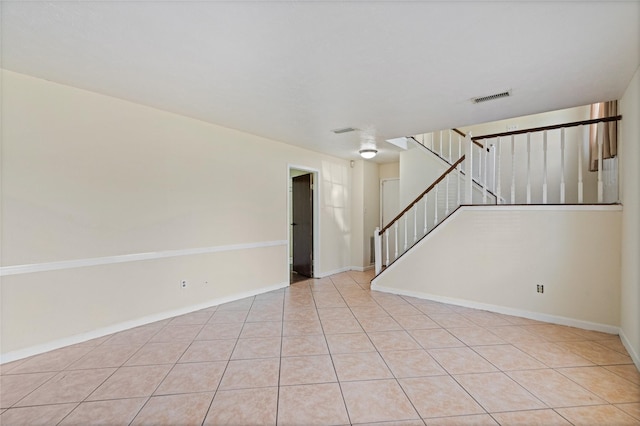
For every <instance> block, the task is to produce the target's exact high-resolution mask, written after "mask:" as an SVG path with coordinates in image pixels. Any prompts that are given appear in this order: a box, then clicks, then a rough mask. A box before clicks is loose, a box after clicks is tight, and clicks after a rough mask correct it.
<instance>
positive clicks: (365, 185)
mask: <svg viewBox="0 0 640 426" xmlns="http://www.w3.org/2000/svg"><path fill="white" fill-rule="evenodd" d="M351 193H352V196H351V208H352V211H351V224H352V243H351V267H352V268H353V269H356V270H364V269H368V268H370V267H371V237H372V236H373V232H374V230H375V228H376V227H377V226H378V225H379V222H380V183H379V177H378V165H377V164H376V163H374V162H371V161H365V160H356V161H354V162H353V168H352V190H351Z"/></svg>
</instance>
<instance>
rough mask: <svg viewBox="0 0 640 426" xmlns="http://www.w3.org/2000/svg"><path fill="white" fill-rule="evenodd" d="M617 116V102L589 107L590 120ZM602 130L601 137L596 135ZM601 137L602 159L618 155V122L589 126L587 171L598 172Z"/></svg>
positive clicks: (601, 103)
mask: <svg viewBox="0 0 640 426" xmlns="http://www.w3.org/2000/svg"><path fill="white" fill-rule="evenodd" d="M617 115H618V101H609V102H600V103H597V104H593V105H591V118H602V117H615V116H617ZM599 129H602V136H601V135H599V134H598V131H599ZM599 137H602V159H603V160H604V159H605V158H613V157H615V156H616V155H617V154H618V122H617V121H609V122H606V123H596V124H591V125H590V129H589V170H590V171H592V172H595V171H597V170H598V138H599Z"/></svg>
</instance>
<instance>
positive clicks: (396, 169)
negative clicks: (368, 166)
mask: <svg viewBox="0 0 640 426" xmlns="http://www.w3.org/2000/svg"><path fill="white" fill-rule="evenodd" d="M378 175H379V176H380V180H382V179H394V178H399V177H400V162H396V163H386V164H379V165H378Z"/></svg>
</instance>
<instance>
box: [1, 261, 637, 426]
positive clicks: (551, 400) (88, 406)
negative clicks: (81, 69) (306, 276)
mask: <svg viewBox="0 0 640 426" xmlns="http://www.w3.org/2000/svg"><path fill="white" fill-rule="evenodd" d="M371 277H372V274H371V273H361V272H346V273H342V274H338V275H334V276H331V277H329V278H324V279H319V280H304V281H300V282H297V283H294V284H292V285H291V286H290V287H289V288H286V289H283V290H279V291H274V292H270V293H266V294H262V295H259V296H256V297H250V298H247V299H243V300H239V301H236V302H233V303H228V304H225V305H221V306H217V307H212V308H209V309H206V310H203V311H199V312H194V313H191V314H187V315H183V316H181V317H176V318H173V319H170V320H165V321H161V322H158V323H154V324H149V325H147V326H144V327H138V328H136V329H132V330H127V331H124V332H121V333H117V334H114V335H111V336H106V337H103V338H100V339H96V340H94V341H91V342H86V343H83V344H80V345H75V346H71V347H67V348H62V349H59V350H56V351H52V352H49V353H45V354H42V355H38V356H34V357H32V358H28V359H24V360H20V361H16V362H13V363H10V364H5V365H2V366H1V369H0V371H1V374H2V375H1V377H0V379H1V382H0V395H1V396H0V402H1V406H0V424H2V425H3V426H4V425H6V426H8V425H38V424H41V425H56V424H60V425H110V426H111V425H128V424H132V425H226V424H229V425H275V424H278V425H347V424H381V425H382V424H386V425H425V424H427V425H465V424H474V425H496V424H504V425H534V424H540V425H556V424H557V425H569V424H574V425H600V424H608V425H627V424H628V425H639V424H640V373H638V370H637V369H636V368H635V366H634V365H633V364H632V362H631V359H630V358H629V356H628V354H627V353H626V351H625V349H624V347H623V346H622V344H621V342H620V339H619V338H618V337H617V336H613V335H608V334H603V333H598V332H593V331H586V330H579V329H575V328H570V327H563V326H557V325H551V324H546V323H540V322H536V321H531V320H527V319H523V318H517V317H510V316H506V315H499V314H494V313H490V312H485V311H479V310H474V309H468V308H461V307H456V306H452V305H445V304H441V303H436V302H432V301H427V300H420V299H414V298H410V297H401V296H395V295H390V294H385V293H378V292H375V291H370V290H369V284H368V283H369V281H370V279H371Z"/></svg>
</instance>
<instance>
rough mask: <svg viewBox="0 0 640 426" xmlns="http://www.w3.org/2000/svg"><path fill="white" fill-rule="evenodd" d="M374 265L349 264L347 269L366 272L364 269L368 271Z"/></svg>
mask: <svg viewBox="0 0 640 426" xmlns="http://www.w3.org/2000/svg"><path fill="white" fill-rule="evenodd" d="M374 267H375V266H374V265H369V266H351V267H350V268H349V269H350V270H352V271H358V272H366V271H370V270H372V269H373V268H374Z"/></svg>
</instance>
